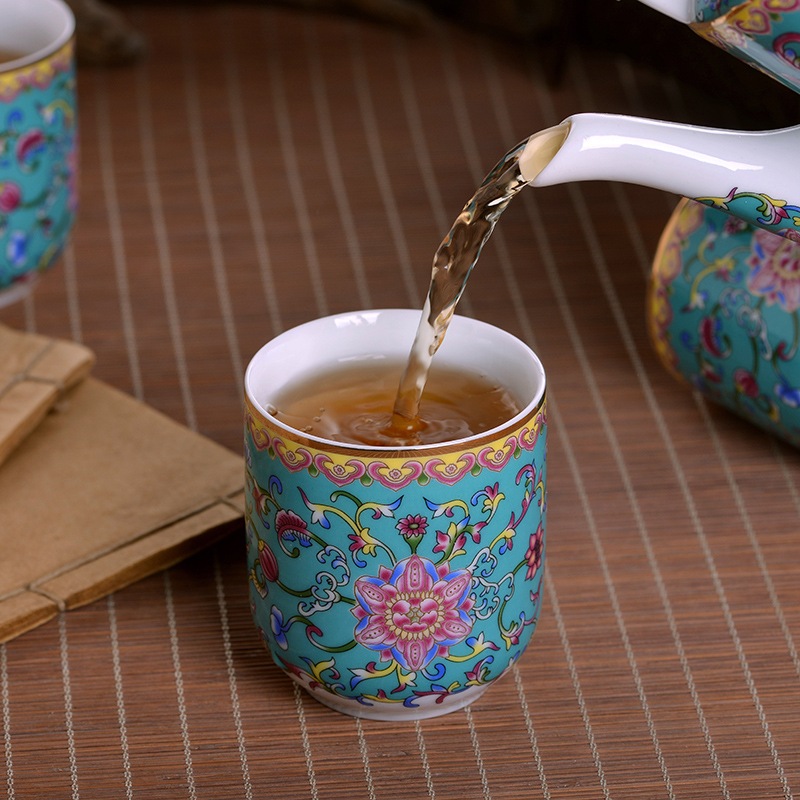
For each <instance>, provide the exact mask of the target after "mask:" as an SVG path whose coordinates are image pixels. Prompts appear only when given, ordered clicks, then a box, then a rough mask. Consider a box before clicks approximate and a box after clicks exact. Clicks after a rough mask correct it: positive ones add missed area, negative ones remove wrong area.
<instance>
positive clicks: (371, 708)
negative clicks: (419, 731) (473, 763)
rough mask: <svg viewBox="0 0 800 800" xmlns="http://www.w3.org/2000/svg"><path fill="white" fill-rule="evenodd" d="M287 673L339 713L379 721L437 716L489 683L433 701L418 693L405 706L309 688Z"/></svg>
mask: <svg viewBox="0 0 800 800" xmlns="http://www.w3.org/2000/svg"><path fill="white" fill-rule="evenodd" d="M290 677H291V678H292V679H293V680H295V681H296V682H297V683H298V684H300V686H302V687H303V689H305V690H306V691H307V692H308V694H310V695H311V696H312V697H313V698H314V699H315V700H316V701H317V702H319V703H322V705H325V706H328V708H332V709H333V710H334V711H338V712H340V713H341V714H347V715H349V716H351V717H360V718H361V719H377V720H381V721H383V722H413V721H414V720H419V719H430V718H432V717H441V716H443V715H444V714H450V713H451V712H453V711H458V710H459V709H461V708H464V707H465V706H468V705H470V703H473V702H475V700H477V699H478V698H479V697H480V696H481V695H482V694H483V693H484V692H485V691H486V690H487V689H488V688H489V687H490V686H491V684H486V685H484V686H469V687H467V688H466V689H464V690H462V691H460V692H458V693H457V694H452V695H449V696H447V697H445V698H444V699H443V700H441V702H437V699H438V698H437V697H420V698H417V699H415V700H414V706H413V707H411V706H405V705H403V703H399V702H397V703H392V702H381V701H365V702H361V701H359V700H354V699H353V698H350V697H340V696H339V695H336V694H332V693H331V692H327V691H325V690H324V689H319V688H315V689H310V688H309V687H308V686H306V685H305V684H304V683H303V681H302V680H300V679H299V678H298V677H297V676H296V675H291V674H290Z"/></svg>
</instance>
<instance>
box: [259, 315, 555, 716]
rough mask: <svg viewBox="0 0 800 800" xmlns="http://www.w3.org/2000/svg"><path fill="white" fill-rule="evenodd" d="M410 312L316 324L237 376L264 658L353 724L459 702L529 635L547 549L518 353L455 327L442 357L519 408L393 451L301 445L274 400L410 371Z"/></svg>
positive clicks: (529, 385)
mask: <svg viewBox="0 0 800 800" xmlns="http://www.w3.org/2000/svg"><path fill="white" fill-rule="evenodd" d="M418 322H419V311H413V310H402V309H391V310H382V311H364V312H357V313H353V314H343V315H337V316H334V317H327V318H324V319H319V320H315V321H313V322H310V323H307V324H305V325H301V326H300V327H298V328H295V329H293V330H290V331H288V332H286V333H284V334H282V335H280V336H278V337H277V338H275V339H273V340H272V341H271V342H269V343H268V344H267V345H265V346H264V347H263V348H262V349H261V350H260V351H259V352H258V353H257V354H256V355H255V357H254V358H253V360H252V361H251V363H250V365H249V367H248V370H247V374H246V378H245V389H246V424H245V450H246V462H247V468H246V470H247V552H248V555H247V563H248V572H249V585H250V597H251V603H252V610H253V615H254V619H255V623H256V626H257V628H258V631H259V633H260V635H261V637H262V639H263V641H264V644H265V645H266V647H267V648H268V649H269V651H270V653H271V654H272V657H273V659H274V661H275V663H276V664H277V665H278V666H279V667H280V668H281V669H283V670H284V671H285V672H286V673H287V674H288V675H289V676H290V677H291V678H292V679H294V680H295V681H296V682H297V683H299V684H300V685H301V686H302V687H304V688H305V689H306V690H307V691H308V692H310V693H311V695H312V696H313V697H315V698H316V699H317V700H319V701H321V702H322V703H324V704H326V705H328V706H330V707H332V708H334V709H336V710H338V711H341V712H344V713H347V714H351V715H354V716H360V717H368V718H373V719H383V720H392V719H397V720H405V719H408V720H413V719H421V718H425V717H432V716H437V715H439V714H445V713H448V712H450V711H454V710H455V709H458V708H462V707H463V706H465V705H467V704H469V703H471V702H472V701H474V700H475V699H477V698H478V697H480V695H481V694H483V692H484V691H485V690H486V689H487V688H488V687H489V686H490V685H491V684H492V683H494V682H495V681H496V680H497V679H498V678H500V677H501V676H502V675H503V674H504V673H505V672H506V671H508V670H509V668H510V667H511V666H512V665H513V664H514V663H515V661H516V660H517V659H518V658H519V657H520V655H521V654H522V652H523V650H524V649H525V647H526V646H527V644H528V642H529V641H530V638H531V636H532V634H533V631H534V628H535V626H536V622H537V618H538V614H539V608H540V587H541V582H542V575H543V561H544V546H545V476H546V464H545V441H546V424H545V421H546V406H545V377H544V372H543V370H542V367H541V364H540V362H539V360H538V358H537V357H536V356H535V355H534V353H532V352H531V350H530V349H529V348H527V347H526V346H525V345H524V344H523V343H522V342H521V341H519V340H518V339H516V338H515V337H513V336H511V335H510V334H507V333H505V332H503V331H501V330H498V329H497V328H494V327H492V326H490V325H487V324H485V323H481V322H478V321H475V320H471V319H466V318H463V317H455V318H454V319H453V321H452V323H451V326H450V329H449V331H448V335H447V338H446V339H445V341H444V342H443V344H442V346H441V347H440V349H439V350H438V352H437V355H436V361H437V362H440V363H445V364H447V365H448V366H451V367H461V368H464V369H471V370H483V371H485V372H486V373H487V374H488V375H491V376H492V377H493V378H494V379H495V380H497V381H499V382H500V383H501V385H503V386H505V387H506V388H507V389H508V390H509V391H510V392H511V393H512V394H513V395H514V396H515V397H516V398H517V401H518V403H519V405H520V407H522V409H523V410H522V411H521V412H520V413H518V414H517V415H516V416H515V417H514V418H513V419H511V420H509V421H508V422H506V423H505V424H502V425H501V426H499V427H497V428H494V429H493V430H490V431H487V432H486V433H484V434H481V435H477V436H473V437H469V438H465V439H462V440H459V441H455V442H450V443H445V444H438V445H421V446H417V447H409V448H406V449H402V450H394V449H391V448H388V447H386V448H380V447H379V448H375V447H368V446H364V445H345V444H342V443H337V442H332V441H326V440H324V439H320V438H317V437H315V436H313V435H311V434H307V433H300V432H298V431H295V430H293V429H291V428H289V427H286V426H285V425H283V424H282V423H281V422H280V421H278V420H277V419H276V418H275V416H274V415H273V413H271V412H274V408H273V407H272V405H271V400H272V398H274V397H275V395H276V392H278V390H279V389H280V388H281V387H282V386H285V385H287V384H288V383H290V382H292V381H294V380H296V379H298V378H300V377H302V376H308V375H314V374H315V373H320V372H327V371H329V369H330V366H331V364H336V363H337V362H340V363H346V362H347V361H348V360H351V359H354V358H387V359H394V360H396V361H397V362H398V363H399V364H401V365H402V363H404V361H405V359H406V357H407V355H408V351H409V349H410V346H411V342H412V341H413V338H414V334H415V332H416V328H417V325H418Z"/></svg>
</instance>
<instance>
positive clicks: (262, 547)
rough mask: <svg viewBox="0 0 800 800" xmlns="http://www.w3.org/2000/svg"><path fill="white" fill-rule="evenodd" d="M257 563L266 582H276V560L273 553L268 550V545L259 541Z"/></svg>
mask: <svg viewBox="0 0 800 800" xmlns="http://www.w3.org/2000/svg"><path fill="white" fill-rule="evenodd" d="M258 561H259V563H260V564H261V569H262V570H263V572H264V577H265V578H266V579H267V580H268V581H271V582H274V581H276V580H278V559H277V558H275V553H273V552H272V550H270V548H269V545H267V544H266V543H264V542H263V541H261V540H259V542H258Z"/></svg>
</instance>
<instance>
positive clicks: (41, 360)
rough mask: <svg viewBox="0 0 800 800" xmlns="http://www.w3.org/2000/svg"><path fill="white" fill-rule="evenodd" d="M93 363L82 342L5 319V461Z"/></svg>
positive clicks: (0, 342)
mask: <svg viewBox="0 0 800 800" xmlns="http://www.w3.org/2000/svg"><path fill="white" fill-rule="evenodd" d="M92 364H94V354H93V353H92V351H91V350H89V349H88V348H86V347H83V346H82V345H79V344H76V343H74V342H67V341H63V340H59V339H50V338H48V337H46V336H39V335H37V334H33V333H20V332H18V331H14V330H11V328H7V327H5V326H3V325H0V464H2V463H3V461H5V460H6V458H8V456H9V454H10V453H11V452H12V451H13V450H14V449H15V448H16V447H17V446H18V445H19V443H20V442H22V441H23V440H24V439H25V437H26V436H28V434H30V433H31V431H33V430H34V429H35V428H36V426H37V425H38V424H39V422H41V420H42V419H43V418H44V416H45V414H47V412H48V411H49V410H50V409H51V408H52V407H53V405H54V404H55V403H56V402H58V399H59V397H61V395H62V394H63V393H64V392H65V391H67V390H68V389H70V388H71V387H73V386H75V385H76V384H77V383H79V382H80V381H81V380H83V379H84V378H85V377H86V376H87V375H88V374H89V371H90V370H91V368H92Z"/></svg>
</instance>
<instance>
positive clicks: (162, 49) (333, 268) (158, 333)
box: [0, 3, 800, 800]
mask: <svg viewBox="0 0 800 800" xmlns="http://www.w3.org/2000/svg"><path fill="white" fill-rule="evenodd" d="M126 9H127V10H130V12H131V15H132V19H133V21H134V23H135V24H136V26H137V27H139V28H140V29H141V30H142V32H143V33H144V34H145V35H146V37H147V39H148V42H149V48H150V55H149V58H148V60H147V61H145V62H143V63H140V64H137V65H135V66H133V67H130V68H125V69H118V70H112V71H103V70H99V69H98V70H90V69H82V70H81V71H80V74H79V84H80V88H79V97H80V117H81V147H82V156H81V169H82V177H81V210H80V222H79V225H78V228H77V230H76V233H75V236H74V239H73V242H72V244H71V246H70V247H69V248H68V250H67V251H66V253H65V256H64V258H63V259H62V262H61V263H60V265H59V266H57V267H56V268H55V269H54V271H53V272H52V274H51V275H49V276H47V277H46V278H45V279H44V280H43V281H42V282H41V285H40V286H39V288H38V289H37V291H36V294H35V296H34V297H33V298H32V299H30V300H28V301H26V302H24V303H22V304H20V305H18V306H15V307H12V308H9V309H5V310H3V311H2V312H0V320H1V321H2V322H4V323H5V324H7V325H9V326H11V327H14V328H17V329H19V330H28V331H31V332H37V333H40V334H42V335H45V336H53V337H60V338H69V339H72V340H74V341H77V342H81V343H84V344H85V345H87V346H88V347H90V348H91V349H92V350H93V351H94V352H95V353H96V354H97V363H96V366H95V368H94V374H95V376H96V377H98V378H100V379H102V380H104V381H106V382H108V383H111V384H113V385H115V386H116V387H117V388H120V389H123V390H124V391H127V392H129V393H130V394H132V395H134V396H135V397H136V398H137V399H140V400H143V401H145V402H147V403H148V404H150V405H152V406H154V407H155V408H157V409H158V410H160V411H162V412H164V413H166V414H167V415H169V416H171V417H173V418H174V419H176V420H178V421H179V422H182V423H185V424H186V425H188V426H189V427H190V428H191V429H193V430H196V431H199V432H200V433H202V434H204V435H206V436H208V437H210V438H212V439H214V440H215V441H217V442H218V443H220V444H222V445H225V446H227V447H229V448H232V449H234V450H240V440H241V427H242V426H241V389H240V386H241V378H242V373H243V370H244V367H245V365H246V362H247V360H248V358H249V357H250V355H251V354H252V353H253V352H254V351H255V350H256V349H257V348H258V347H259V346H260V345H261V344H262V343H263V342H264V341H265V340H266V339H268V338H269V337H271V336H272V335H274V334H275V333H277V332H279V331H281V330H283V329H286V328H287V327H289V326H291V325H294V324H296V323H299V322H302V321H305V320H308V319H310V318H312V317H315V316H318V315H320V314H325V313H333V312H337V311H345V310H352V309H354V308H363V307H370V306H371V307H385V306H398V305H399V306H412V307H419V306H420V305H421V302H422V297H423V293H424V291H425V287H426V284H427V280H428V273H429V265H430V259H431V256H432V253H433V251H434V249H435V247H436V245H437V244H438V242H439V241H440V239H441V236H442V235H443V233H444V232H445V230H446V228H447V227H448V225H449V222H450V221H451V219H452V218H453V217H454V216H455V214H456V213H457V212H458V211H459V210H460V209H461V206H462V205H463V203H464V202H465V200H466V199H467V198H468V197H469V196H470V195H471V194H472V191H473V190H474V188H475V186H476V183H477V181H478V180H480V179H481V178H482V177H483V175H484V174H485V172H486V171H487V170H488V169H489V168H490V167H491V166H492V165H493V164H494V163H495V162H496V161H497V160H498V158H499V157H500V156H501V155H502V154H503V153H504V152H505V151H506V150H507V149H508V148H509V147H510V146H512V145H513V144H515V143H516V142H517V141H519V140H521V139H522V138H524V137H526V136H528V135H529V134H530V133H532V132H534V131H536V130H539V129H541V128H542V127H545V126H547V125H551V124H553V123H555V122H557V121H559V120H560V119H561V118H563V117H564V116H567V115H568V114H570V113H573V112H576V111H585V110H604V111H611V112H629V113H641V114H647V115H648V116H654V117H670V118H674V119H682V120H685V121H701V122H707V123H709V124H710V123H713V122H714V120H713V119H703V118H702V117H703V115H704V114H705V113H706V112H708V113H709V114H710V109H708V108H707V107H704V106H703V105H702V103H697V102H696V99H697V98H696V96H695V95H694V94H692V93H691V92H688V91H685V90H684V89H683V88H681V87H680V86H677V85H676V84H675V83H674V82H673V81H672V80H671V78H670V75H669V74H668V73H664V74H658V73H655V72H653V71H652V70H650V69H645V68H644V67H641V66H639V65H638V64H636V63H632V62H630V61H629V60H628V59H627V58H626V57H625V56H624V55H622V54H615V53H600V52H586V51H580V50H573V51H572V52H571V54H570V56H569V59H568V61H567V63H566V64H565V67H564V74H563V79H562V81H561V82H560V83H559V84H558V85H556V86H555V87H552V86H548V85H547V84H546V83H545V82H544V80H543V78H542V76H541V72H540V69H539V66H538V65H537V62H536V60H535V57H534V56H535V54H531V53H530V52H524V51H522V50H521V49H520V50H517V49H515V48H508V47H503V46H501V45H500V43H498V42H492V41H489V40H486V39H484V38H482V37H479V36H478V35H476V34H473V33H469V32H465V31H463V30H460V29H458V28H456V27H453V26H450V25H446V24H442V25H437V26H435V27H433V28H432V29H431V30H423V31H421V32H416V33H411V32H403V31H396V30H392V29H390V28H388V27H385V26H380V25H375V24H372V23H369V22H356V21H350V20H346V19H342V18H339V17H335V16H324V15H319V16H314V15H304V14H299V13H293V12H291V11H289V10H283V9H281V10H278V9H275V8H270V7H262V6H259V5H233V4H232V5H227V6H223V7H219V6H216V5H213V4H202V5H200V6H197V7H192V6H177V5H175V6H172V5H169V4H165V3H161V4H157V5H155V4H154V5H143V6H141V7H137V6H127V7H126ZM665 24H666V23H665ZM764 80H765V81H766V80H767V79H766V78H765V79H764ZM674 202H675V199H674V198H668V197H665V196H663V195H662V194H660V193H658V192H654V191H651V190H646V189H641V188H637V187H631V186H621V185H613V186H612V185H609V184H585V185H573V186H565V187H554V188H552V189H547V190H541V191H537V192H533V191H528V190H526V191H525V192H523V193H522V194H521V195H520V197H519V198H517V200H515V202H513V203H512V204H511V206H510V207H509V209H508V210H507V212H506V213H505V215H504V217H503V219H502V221H501V223H500V225H499V226H498V229H497V232H496V234H495V237H494V239H493V241H492V242H491V243H490V244H489V245H488V246H487V248H486V250H485V253H484V256H483V258H482V260H481V263H480V264H479V265H478V267H476V270H475V272H474V274H473V277H472V279H471V282H470V288H469V292H468V298H467V301H466V302H465V303H464V305H463V308H462V310H463V311H464V312H465V313H468V314H472V315H474V316H477V317H479V318H481V319H484V320H487V321H488V322H492V323H494V324H497V325H500V326H502V327H504V328H506V329H508V330H510V331H511V332H512V333H514V334H517V335H519V336H521V337H522V338H524V339H526V340H527V341H528V342H530V343H531V344H532V345H533V346H534V347H535V349H536V350H537V351H538V352H539V354H540V355H541V357H542V360H543V362H544V364H545V367H546V369H547V371H548V374H549V380H550V394H549V397H550V420H551V438H550V442H549V456H548V458H549V466H548V476H549V497H548V556H547V558H548V562H547V573H546V582H545V597H544V611H543V615H542V618H541V620H540V622H539V626H538V629H537V631H536V634H535V637H534V640H533V644H532V646H531V648H530V649H529V651H528V652H527V653H526V654H525V657H524V658H523V659H522V660H521V661H520V663H519V665H518V666H517V667H516V668H515V669H514V670H513V672H512V673H511V674H509V675H508V676H507V677H506V678H504V680H503V681H502V682H501V683H500V684H499V685H498V686H496V687H494V688H493V689H492V690H491V691H490V692H489V693H487V694H486V695H485V696H484V697H483V698H482V699H481V700H480V701H479V702H478V703H476V704H475V705H474V706H473V707H471V708H469V709H467V710H465V711H461V712H457V713H455V714H453V715H450V716H448V717H444V718H441V719H438V720H431V721H426V722H423V723H419V724H413V723H410V724H405V725H400V724H385V723H384V724H381V723H373V722H359V721H356V720H353V719H350V718H348V717H343V716H339V715H337V714H335V713H334V712H332V711H330V710H328V709H326V708H323V707H321V706H319V705H317V704H316V703H315V702H313V701H311V700H309V699H307V698H306V697H305V696H303V695H302V694H301V693H300V692H299V691H296V690H294V689H293V688H292V686H291V685H290V683H289V681H288V680H286V679H285V678H284V677H283V676H282V675H281V674H280V673H279V672H278V671H277V669H276V668H275V667H273V666H272V665H271V664H270V663H269V661H268V657H267V655H266V653H265V652H264V651H263V650H262V647H261V644H260V643H259V641H258V639H257V637H256V635H255V632H254V628H253V626H252V624H251V620H250V610H249V607H248V600H247V586H246V574H245V566H244V542H243V540H242V539H240V538H239V537H238V536H233V537H230V538H227V539H225V540H224V541H223V543H222V544H218V545H216V546H214V547H213V548H211V549H209V550H206V551H204V552H203V553H202V554H200V555H198V556H195V557H193V558H191V559H189V560H187V561H185V562H183V563H181V564H180V565H178V566H175V567H173V568H171V569H169V570H168V571H166V572H163V573H160V574H158V575H156V576H151V577H149V578H147V579H145V580H143V581H140V582H138V583H136V584H134V585H132V586H130V587H128V588H126V589H124V590H121V591H119V592H117V593H115V594H113V595H111V596H110V597H108V598H107V599H103V600H99V601H96V602H94V603H91V604H89V605H87V606H85V607H83V608H80V609H77V610H74V611H70V612H67V613H64V614H61V615H60V616H58V617H57V618H56V619H54V620H52V621H50V622H49V623H47V624H45V625H43V626H42V627H40V628H38V629H36V630H34V631H31V632H29V633H26V634H24V635H22V636H20V637H19V638H17V639H15V640H13V641H12V642H10V643H8V644H6V645H4V646H2V647H0V716H2V733H0V736H1V737H2V739H3V743H4V746H3V748H2V750H0V762H2V763H3V764H4V768H3V769H2V770H0V772H2V774H3V775H4V778H1V779H0V787H2V789H0V793H2V791H5V796H6V797H8V798H14V799H15V800H21V798H37V800H38V799H40V798H43V797H47V798H49V799H54V798H73V799H77V798H93V799H95V798H115V799H118V798H123V797H126V798H134V797H147V798H214V800H222V798H257V797H280V798H285V799H287V800H289V799H291V798H315V800H316V798H320V799H322V798H347V799H348V800H352V799H353V798H370V799H372V798H392V799H394V798H404V800H412V799H413V798H458V800H465V799H466V798H470V799H471V798H485V799H486V800H489V799H490V798H494V800H505V799H507V800H512V799H513V800H517V799H518V798H521V797H526V798H527V797H530V798H544V799H545V800H548V799H549V798H553V799H555V798H564V799H565V800H567V799H568V800H582V799H583V798H586V799H587V800H588V799H589V798H591V799H592V800H595V799H596V798H631V800H643V798H648V799H649V798H692V799H694V798H697V800H708V798H736V799H740V800H768V799H769V800H771V799H772V798H790V797H792V796H793V793H797V792H798V791H800V790H799V789H798V787H800V726H799V725H798V715H799V714H800V659H798V654H797V641H798V639H800V581H798V579H797V571H798V565H799V563H798V562H800V524H799V523H800V495H799V494H798V485H799V484H800V464H798V454H797V452H796V451H794V450H791V449H789V448H788V447H786V446H784V445H783V444H780V443H777V442H775V441H773V440H772V439H770V438H769V437H767V436H766V435H765V434H763V433H761V432H759V431H758V430H756V429H754V428H752V427H749V426H747V425H746V424H745V423H742V422H741V421H740V420H738V419H736V418H734V417H732V416H731V415H729V414H727V413H725V412H723V411H721V410H718V409H716V408H714V407H711V406H709V405H708V404H706V402H705V401H703V400H702V399H700V398H699V397H698V396H697V395H695V394H693V393H692V392H690V391H689V390H687V389H686V388H684V387H682V386H679V385H677V384H676V383H675V382H674V381H673V380H672V379H671V378H670V377H669V376H668V375H667V374H666V373H665V372H664V370H663V369H662V368H661V366H660V365H659V364H658V363H657V361H656V359H655V356H654V355H653V353H652V352H651V349H650V346H649V344H648V342H647V336H646V333H645V326H644V320H643V316H644V311H643V309H644V287H645V275H646V272H647V269H648V265H649V261H650V258H651V257H652V254H653V253H654V251H655V247H656V243H657V241H658V237H659V234H660V231H661V229H662V227H663V226H664V224H665V223H666V221H667V219H668V217H669V214H670V212H671V209H672V207H673V205H674ZM44 492H45V490H44V489H43V497H42V501H43V502H45V501H46V495H45V493H44ZM0 524H2V521H1V520H0ZM31 535H32V536H37V537H40V538H41V540H42V543H43V547H46V542H47V538H48V536H51V535H53V532H52V531H48V530H40V529H39V528H38V527H37V525H36V518H35V516H34V517H33V518H32V521H31ZM2 557H3V558H9V557H13V554H9V553H3V554H2Z"/></svg>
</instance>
